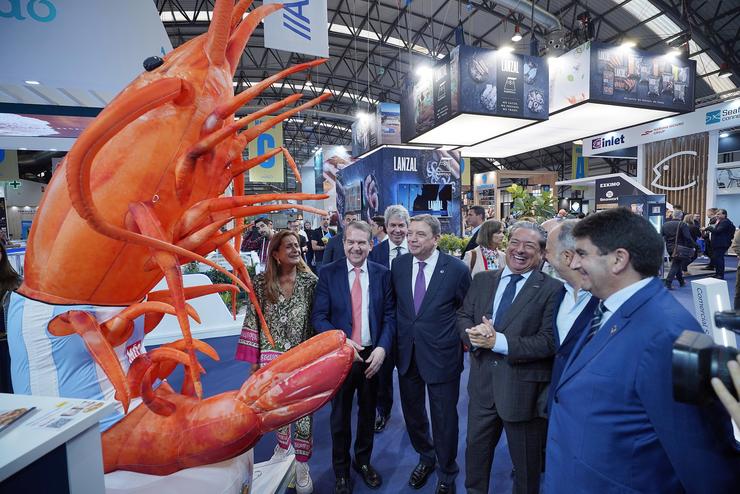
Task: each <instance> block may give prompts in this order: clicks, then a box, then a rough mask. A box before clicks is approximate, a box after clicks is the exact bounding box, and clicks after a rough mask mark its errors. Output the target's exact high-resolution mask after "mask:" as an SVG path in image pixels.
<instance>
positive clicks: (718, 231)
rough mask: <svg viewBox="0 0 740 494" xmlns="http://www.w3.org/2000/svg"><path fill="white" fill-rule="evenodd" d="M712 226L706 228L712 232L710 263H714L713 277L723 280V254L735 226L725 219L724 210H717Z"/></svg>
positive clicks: (725, 251) (727, 247)
mask: <svg viewBox="0 0 740 494" xmlns="http://www.w3.org/2000/svg"><path fill="white" fill-rule="evenodd" d="M715 218H716V222H715V224H714V225H712V226H710V227H707V230H709V231H711V232H712V262H714V269H715V271H714V277H715V278H719V279H720V280H723V279H725V254H726V253H727V249H729V248H730V245H731V244H732V237H734V236H735V225H734V224H733V223H732V221H730V220H729V218H727V210H726V209H718V210H717V214H716V215H715Z"/></svg>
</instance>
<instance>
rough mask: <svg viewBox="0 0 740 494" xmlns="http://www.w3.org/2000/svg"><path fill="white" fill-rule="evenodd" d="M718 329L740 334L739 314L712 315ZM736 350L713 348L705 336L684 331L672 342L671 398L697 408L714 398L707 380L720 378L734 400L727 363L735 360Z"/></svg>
mask: <svg viewBox="0 0 740 494" xmlns="http://www.w3.org/2000/svg"><path fill="white" fill-rule="evenodd" d="M714 322H715V324H716V325H717V327H721V328H726V329H730V330H732V331H733V332H735V333H740V312H735V311H724V312H716V313H715V314H714ZM737 354H738V350H737V348H731V347H725V346H720V345H715V344H714V340H712V338H711V337H709V336H708V335H706V334H704V333H699V332H696V331H684V332H683V333H681V336H679V337H678V339H677V340H676V341H674V342H673V398H674V399H675V400H676V401H680V402H683V403H691V404H695V405H700V404H704V403H708V402H710V401H712V400H713V399H714V398H716V395H715V393H714V389H713V388H712V386H711V384H710V381H711V379H712V378H713V377H717V378H719V379H720V380H721V381H722V382H723V383H724V385H725V387H726V388H727V389H728V390H730V392H731V393H732V395H733V396H734V397H735V399H737V395H736V392H735V385H734V384H733V383H732V378H731V377H730V371H729V370H728V368H727V363H728V362H729V361H730V360H734V359H735V358H736V357H737Z"/></svg>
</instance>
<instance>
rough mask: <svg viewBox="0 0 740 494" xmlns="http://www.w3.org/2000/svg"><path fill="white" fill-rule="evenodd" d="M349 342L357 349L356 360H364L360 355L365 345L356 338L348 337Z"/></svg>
mask: <svg viewBox="0 0 740 494" xmlns="http://www.w3.org/2000/svg"><path fill="white" fill-rule="evenodd" d="M346 341H347V344H348V345H349V346H351V347H352V348H354V349H355V362H362V358H361V357H360V352H361V351H363V350H364V349H365V347H364V346H362V345H360V344H359V343H357V342H356V341H355V340H350V339H349V338H347V340H346Z"/></svg>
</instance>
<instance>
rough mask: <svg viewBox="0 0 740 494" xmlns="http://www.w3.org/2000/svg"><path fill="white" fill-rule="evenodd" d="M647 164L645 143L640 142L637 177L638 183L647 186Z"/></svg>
mask: <svg viewBox="0 0 740 494" xmlns="http://www.w3.org/2000/svg"><path fill="white" fill-rule="evenodd" d="M645 166H646V163H645V145H644V144H638V146H637V176H636V177H635V178H636V179H637V183H639V184H640V185H644V186H646V187H647V183H646V182H645Z"/></svg>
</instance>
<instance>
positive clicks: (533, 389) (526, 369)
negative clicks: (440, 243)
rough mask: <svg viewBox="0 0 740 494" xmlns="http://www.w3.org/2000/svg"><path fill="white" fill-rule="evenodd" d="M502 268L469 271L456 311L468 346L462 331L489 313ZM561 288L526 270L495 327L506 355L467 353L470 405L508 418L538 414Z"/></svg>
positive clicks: (544, 393)
mask: <svg viewBox="0 0 740 494" xmlns="http://www.w3.org/2000/svg"><path fill="white" fill-rule="evenodd" d="M502 272H503V270H500V269H499V270H496V271H484V272H482V273H478V274H477V275H475V278H474V279H473V283H472V285H471V286H470V290H469V291H468V295H467V296H466V297H465V302H464V304H463V307H462V309H460V311H459V312H458V318H457V327H458V329H459V331H460V336H461V338H462V339H463V341H464V342H465V343H466V344H467V345H468V346H469V347H470V348H471V349H472V348H473V345H472V344H471V343H470V338H469V337H468V335H467V333H466V332H465V330H466V329H468V328H472V327H473V326H477V325H478V324H480V323H481V322H482V321H483V316H486V317H487V318H489V319H490V318H491V314H492V311H493V299H494V295H495V294H496V289H497V288H498V284H499V281H500V279H501V273H502ZM561 287H562V283H560V282H559V281H557V280H556V279H554V278H551V277H549V276H547V275H546V274H543V273H542V272H540V271H534V272H532V274H531V275H530V276H529V278H528V279H527V281H526V282H525V283H524V286H522V288H521V290H520V291H519V294H518V295H517V296H516V298H515V299H514V302H513V303H512V305H511V307H510V308H509V310H508V311H507V312H506V314H505V315H504V317H503V320H502V322H501V324H500V325H499V327H497V328H495V329H496V331H497V332H499V333H502V334H505V335H506V340H507V342H508V345H509V354H508V355H501V354H499V353H494V352H493V351H492V350H489V349H486V348H478V349H473V350H472V351H471V352H470V380H469V381H468V394H469V395H470V401H471V406H475V404H479V405H481V406H483V407H486V408H493V407H494V406H495V407H496V411H497V412H498V414H499V416H500V417H501V418H502V419H503V420H505V421H508V422H520V421H526V420H532V419H533V418H535V417H537V416H539V415H542V414H543V413H544V408H545V406H544V405H545V399H546V398H547V384H548V383H549V382H550V375H551V371H552V356H553V355H554V354H555V339H554V337H553V334H552V331H553V329H552V323H553V311H554V310H555V303H556V301H557V298H558V295H559V292H560V288H561ZM538 399H539V400H540V402H539V407H538Z"/></svg>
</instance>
